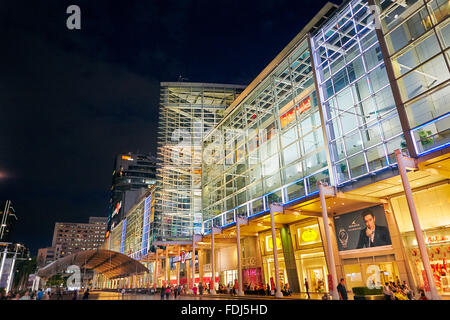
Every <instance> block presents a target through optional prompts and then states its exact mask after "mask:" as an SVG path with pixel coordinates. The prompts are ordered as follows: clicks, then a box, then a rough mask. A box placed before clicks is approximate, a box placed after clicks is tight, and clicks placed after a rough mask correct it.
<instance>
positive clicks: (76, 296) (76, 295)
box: [72, 290, 78, 300]
mask: <svg viewBox="0 0 450 320" xmlns="http://www.w3.org/2000/svg"><path fill="white" fill-rule="evenodd" d="M77 299H78V291H77V290H73V295H72V300H77Z"/></svg>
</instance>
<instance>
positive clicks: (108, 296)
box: [64, 290, 323, 300]
mask: <svg viewBox="0 0 450 320" xmlns="http://www.w3.org/2000/svg"><path fill="white" fill-rule="evenodd" d="M322 295H323V294H314V293H311V294H310V296H311V299H313V300H320V299H321V298H322ZM82 296H83V293H80V294H79V295H78V299H81V298H82ZM71 298H72V296H71V295H67V296H64V300H70V299H71ZM274 299H276V298H275V297H273V296H259V295H245V296H242V297H238V296H233V295H230V294H216V295H210V294H204V295H202V296H200V295H196V296H194V295H192V294H186V295H182V296H178V297H177V299H176V300H274ZM280 299H285V300H300V299H302V300H303V299H305V300H306V299H307V295H306V294H293V295H291V296H288V297H282V298H280ZM89 300H161V296H160V294H159V293H157V294H154V295H151V294H143V293H125V294H124V296H123V297H122V294H121V293H118V292H112V291H100V290H94V291H91V293H90V295H89ZM164 300H166V299H164ZM169 300H175V297H174V296H173V295H172V294H171V295H170V298H169Z"/></svg>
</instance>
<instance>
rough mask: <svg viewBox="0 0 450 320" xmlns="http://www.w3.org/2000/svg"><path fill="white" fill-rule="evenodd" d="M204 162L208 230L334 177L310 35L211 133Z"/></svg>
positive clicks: (306, 192)
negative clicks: (325, 139) (330, 166)
mask: <svg viewBox="0 0 450 320" xmlns="http://www.w3.org/2000/svg"><path fill="white" fill-rule="evenodd" d="M203 162H204V166H203V173H204V174H203V176H202V187H203V201H202V203H203V218H204V220H205V222H204V227H205V229H204V231H205V232H207V231H208V230H209V229H210V227H211V223H212V220H211V219H212V218H214V225H216V226H224V225H227V224H229V223H232V222H233V221H234V219H235V217H236V215H240V216H252V215H256V214H259V213H261V212H264V211H266V210H268V208H269V206H268V205H269V204H270V203H272V202H283V203H287V202H289V201H293V200H295V199H299V198H301V197H304V196H307V195H310V194H313V193H317V181H319V180H328V163H327V155H326V148H325V144H324V138H323V131H322V127H321V120H320V112H319V107H318V100H317V96H316V91H315V87H314V75H313V69H312V65H311V56H310V52H309V46H308V40H307V38H303V39H302V40H301V41H300V42H299V43H298V44H297V45H296V47H295V49H294V50H293V51H292V52H291V53H290V54H289V55H287V57H285V58H284V59H283V61H282V62H281V63H280V64H279V65H278V66H277V67H276V68H274V69H273V70H272V71H271V72H270V74H269V75H268V76H267V77H266V79H265V80H264V81H263V82H262V83H261V84H259V85H257V86H256V87H255V88H254V90H253V91H252V92H251V93H250V94H249V95H248V96H247V97H246V98H245V99H243V100H242V101H240V102H239V103H238V104H237V105H236V106H235V107H234V109H233V110H232V111H231V112H230V114H229V115H228V116H227V117H226V118H225V119H224V120H223V121H221V123H220V124H219V125H218V126H217V127H216V128H215V129H214V130H213V131H212V132H211V133H210V134H209V135H208V136H207V137H206V138H205V140H204V143H203Z"/></svg>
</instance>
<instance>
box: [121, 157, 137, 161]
mask: <svg viewBox="0 0 450 320" xmlns="http://www.w3.org/2000/svg"><path fill="white" fill-rule="evenodd" d="M122 160H130V161H133V160H134V159H133V158H132V157H130V156H122Z"/></svg>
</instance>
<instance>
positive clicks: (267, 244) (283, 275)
mask: <svg viewBox="0 0 450 320" xmlns="http://www.w3.org/2000/svg"><path fill="white" fill-rule="evenodd" d="M259 243H260V247H261V256H262V262H263V274H264V282H265V283H266V284H269V285H270V286H271V288H272V289H274V286H275V279H276V278H275V276H274V275H275V264H274V259H273V241H272V233H271V232H270V231H269V232H264V233H261V234H260V235H259ZM276 244H277V252H278V268H279V277H280V281H281V283H282V284H283V285H284V284H286V283H289V281H288V276H287V272H286V265H285V262H284V256H283V245H282V242H281V235H280V230H278V229H277V230H276Z"/></svg>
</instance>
